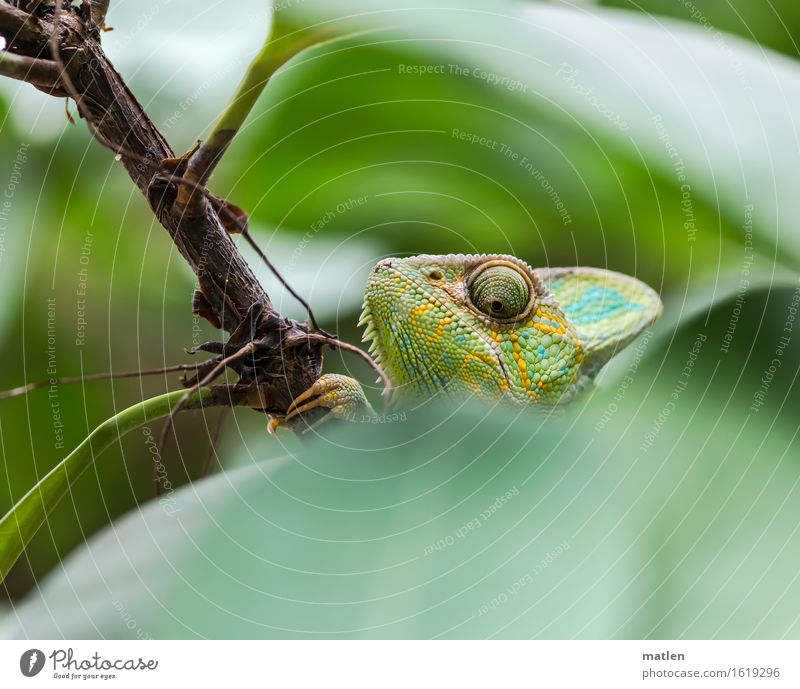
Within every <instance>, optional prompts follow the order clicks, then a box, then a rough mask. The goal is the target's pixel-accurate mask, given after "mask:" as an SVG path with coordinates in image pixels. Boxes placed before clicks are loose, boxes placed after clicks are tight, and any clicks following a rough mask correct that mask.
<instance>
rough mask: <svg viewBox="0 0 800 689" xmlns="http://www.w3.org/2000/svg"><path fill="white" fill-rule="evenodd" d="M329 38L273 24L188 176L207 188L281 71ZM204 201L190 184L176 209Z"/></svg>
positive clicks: (180, 192) (180, 194) (183, 188)
mask: <svg viewBox="0 0 800 689" xmlns="http://www.w3.org/2000/svg"><path fill="white" fill-rule="evenodd" d="M329 38H330V36H329V35H328V34H327V33H324V32H322V31H319V30H310V31H295V32H288V31H287V30H286V27H281V26H278V24H277V22H273V25H272V28H271V30H270V33H269V35H268V36H267V40H266V42H265V43H264V46H263V47H262V48H261V50H260V51H259V53H258V54H257V55H256V57H255V58H254V59H253V61H252V62H251V63H250V65H249V67H248V68H247V72H246V73H245V75H244V78H243V79H242V81H241V83H240V84H239V86H238V88H237V89H236V93H235V94H234V95H233V98H232V99H231V101H230V103H229V104H228V106H227V107H226V108H225V110H224V111H223V112H222V115H220V117H219V119H218V120H217V122H216V124H215V125H214V128H213V129H212V130H211V133H210V134H209V135H208V137H207V138H206V140H205V141H204V142H203V143H202V144H201V145H200V147H199V149H198V150H197V152H196V153H195V154H194V155H193V156H192V158H191V160H190V161H189V164H188V167H187V169H186V173H185V175H184V177H186V178H187V179H188V180H190V181H191V182H194V183H195V184H198V185H205V184H206V183H207V182H208V179H209V178H210V177H211V173H212V172H213V171H214V168H215V167H216V166H217V163H219V161H220V159H221V158H222V156H223V155H224V153H225V151H226V150H227V149H228V146H230V143H231V141H232V140H233V138H234V137H235V136H236V134H237V133H238V132H239V130H240V129H241V128H242V126H243V125H244V123H245V121H246V120H247V118H248V116H249V115H250V113H251V111H252V110H253V107H254V106H255V104H256V102H257V101H258V98H259V96H260V95H261V93H262V92H263V91H264V88H265V87H266V85H267V83H268V82H269V80H270V79H271V78H272V76H273V75H274V74H275V72H276V71H277V70H278V68H279V67H281V66H282V65H284V64H286V63H287V62H288V61H289V60H291V59H292V58H293V57H294V56H295V55H297V54H298V53H299V52H301V51H302V50H305V49H306V48H308V47H310V46H312V45H317V44H319V43H322V42H324V41H326V40H328V39H329ZM200 200H201V197H200V195H198V194H195V193H194V189H193V188H192V187H191V186H190V185H181V186H180V187H179V188H178V196H177V200H176V206H177V208H179V209H181V211H182V212H185V210H186V208H187V207H188V206H189V203H190V202H193V203H199V202H200ZM190 215H191V213H190Z"/></svg>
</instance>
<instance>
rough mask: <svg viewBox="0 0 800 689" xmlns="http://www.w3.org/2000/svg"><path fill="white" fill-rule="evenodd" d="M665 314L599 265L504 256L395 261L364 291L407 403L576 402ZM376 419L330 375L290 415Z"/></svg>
mask: <svg viewBox="0 0 800 689" xmlns="http://www.w3.org/2000/svg"><path fill="white" fill-rule="evenodd" d="M661 313H662V303H661V299H660V298H659V296H658V294H657V293H656V292H655V291H654V290H653V289H651V288H650V287H649V286H647V285H646V284H645V283H643V282H641V281H640V280H637V279H636V278H633V277H630V276H628V275H624V274H622V273H616V272H613V271H610V270H604V269H600V268H583V267H576V268H537V269H533V268H531V267H530V266H529V265H528V264H527V263H525V262H524V261H522V260H520V259H518V258H516V257H514V256H510V255H505V254H483V255H465V254H449V255H441V256H434V255H427V254H424V255H420V256H412V257H407V258H387V259H384V260H382V261H380V262H379V263H377V265H375V266H374V268H373V269H372V271H371V273H370V276H369V278H368V280H367V284H366V288H365V290H364V307H363V312H362V314H361V319H360V321H359V326H365V330H364V336H363V341H365V342H368V343H369V344H370V354H371V355H372V356H373V358H374V359H375V361H376V363H377V364H378V365H380V366H381V367H382V368H383V370H384V371H385V372H386V374H387V376H388V378H389V380H390V381H391V383H392V385H393V386H394V390H395V393H396V395H397V396H399V397H400V398H405V399H411V398H420V397H464V396H477V397H479V398H482V399H485V400H487V401H507V402H511V403H513V404H516V405H523V406H528V405H530V406H535V405H541V406H543V407H552V406H554V405H557V404H563V403H565V402H568V401H570V400H572V399H574V398H575V397H576V396H577V395H578V393H580V392H581V391H583V390H585V389H586V388H587V387H589V386H590V385H591V383H592V381H593V380H594V378H595V376H596V375H597V374H598V372H599V371H600V369H601V368H602V367H603V366H604V364H606V362H608V361H609V360H610V359H611V358H612V357H613V356H614V355H615V354H617V353H618V352H620V351H621V350H622V349H624V348H625V347H627V346H628V345H629V344H630V343H631V342H633V341H634V340H635V339H636V337H637V336H638V335H639V333H641V332H642V330H644V329H645V328H646V327H648V326H649V325H650V324H652V323H653V322H654V321H655V320H656V319H657V318H658V317H659V316H660V315H661ZM319 408H324V409H326V410H327V414H326V415H325V417H323V418H329V417H333V418H339V419H345V420H355V419H356V418H357V417H358V415H359V414H361V415H364V414H370V415H372V414H374V413H375V412H374V411H373V409H372V407H371V405H370V404H369V402H368V400H367V398H366V396H365V394H364V391H363V389H362V387H361V385H360V384H359V383H358V381H356V380H355V379H353V378H350V377H348V376H344V375H340V374H323V375H322V376H321V377H320V378H319V379H318V380H317V381H316V382H315V383H314V384H313V385H312V386H311V387H310V388H309V389H308V390H306V391H305V392H304V393H302V394H301V395H299V396H298V397H297V398H296V399H295V400H294V401H293V402H292V404H291V406H290V407H289V409H288V411H287V415H286V420H289V419H291V418H293V417H295V416H297V415H299V414H303V413H305V412H307V411H310V410H312V409H319Z"/></svg>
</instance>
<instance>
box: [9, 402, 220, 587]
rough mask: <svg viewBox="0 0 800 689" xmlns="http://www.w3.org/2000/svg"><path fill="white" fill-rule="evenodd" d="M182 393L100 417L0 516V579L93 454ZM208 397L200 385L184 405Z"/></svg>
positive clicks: (165, 409) (167, 408)
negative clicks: (108, 417)
mask: <svg viewBox="0 0 800 689" xmlns="http://www.w3.org/2000/svg"><path fill="white" fill-rule="evenodd" d="M185 394H186V391H185V390H176V391H175V392H170V393H167V394H166V395H160V396H158V397H152V398H151V399H148V400H145V401H144V402H140V403H139V404H135V405H133V406H132V407H128V408H127V409H125V410H124V411H121V412H120V413H119V414H117V415H116V416H112V417H111V418H110V419H108V420H107V421H104V422H103V423H102V424H100V425H99V426H98V427H97V428H96V429H95V430H94V431H92V433H91V434H90V435H89V436H88V437H87V438H86V439H85V440H84V441H83V442H82V443H81V444H80V445H78V447H76V448H75V449H74V450H73V451H72V452H71V453H70V454H69V455H67V457H65V458H64V459H63V460H62V461H61V462H59V463H58V464H57V465H56V466H55V467H54V468H53V469H52V470H51V471H50V472H49V473H48V474H47V475H46V476H44V477H43V478H42V479H41V480H40V481H39V482H38V483H37V484H36V485H35V486H34V487H33V488H31V489H30V490H29V491H28V492H27V493H26V494H25V496H23V497H22V499H20V500H19V502H17V504H16V505H14V507H12V508H11V509H10V510H9V511H8V513H7V514H6V515H5V516H4V517H3V518H2V519H0V583H1V582H2V581H3V580H4V579H5V578H6V575H7V574H8V572H9V571H10V570H11V567H12V566H13V565H14V563H15V562H16V561H17V559H18V558H19V556H20V555H22V553H23V551H24V550H25V548H26V547H27V545H28V543H29V542H30V540H31V539H32V538H33V536H34V535H35V534H36V532H37V531H38V530H39V529H40V528H41V526H42V525H43V524H44V523H45V521H46V520H47V517H48V515H49V514H50V512H51V511H52V510H53V508H54V507H55V506H56V505H57V504H58V502H59V500H61V498H63V497H64V495H66V494H67V491H68V490H69V488H70V486H71V485H72V484H73V483H74V482H75V480H76V479H77V478H78V476H80V475H81V473H83V471H84V470H85V469H87V468H88V467H89V466H91V464H92V462H93V461H94V460H95V458H96V457H98V456H99V455H100V453H101V452H103V450H105V449H106V448H108V447H110V446H111V445H113V444H114V443H115V442H117V441H118V440H119V439H120V438H121V437H122V436H123V435H125V434H126V433H129V432H130V431H132V430H135V429H137V428H139V427H140V426H143V425H144V424H146V423H148V422H150V421H155V420H156V419H160V418H162V417H165V416H168V415H169V414H170V412H171V411H172V409H173V407H175V405H177V404H178V402H180V400H181V399H182V398H183V396H184V395H185ZM212 397H213V393H212V391H211V390H210V389H209V388H201V389H200V390H198V391H197V392H195V393H193V394H192V396H191V397H190V398H189V400H188V402H187V403H186V405H187V406H185V407H184V408H186V409H192V408H195V409H196V408H198V407H201V406H203V403H204V402H206V401H209V400H210V399H211V398H212ZM147 456H148V457H150V453H148V454H147Z"/></svg>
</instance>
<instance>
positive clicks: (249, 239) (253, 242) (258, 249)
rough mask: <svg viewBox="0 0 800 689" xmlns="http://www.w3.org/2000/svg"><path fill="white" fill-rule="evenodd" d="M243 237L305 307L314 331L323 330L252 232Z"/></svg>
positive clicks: (287, 289)
mask: <svg viewBox="0 0 800 689" xmlns="http://www.w3.org/2000/svg"><path fill="white" fill-rule="evenodd" d="M220 210H227V209H226V208H225V207H224V206H223V207H222V208H221V209H220ZM228 212H230V211H228ZM242 236H243V237H244V238H245V240H246V241H247V243H248V244H249V245H250V246H251V247H252V249H253V251H255V252H256V253H257V254H258V256H259V258H261V260H262V261H264V263H266V264H267V268H269V269H270V270H271V271H272V274H273V275H274V276H275V277H276V278H278V281H279V282H280V283H281V284H282V285H283V287H284V288H285V289H286V291H287V292H289V294H291V295H292V296H293V297H294V298H295V299H297V301H299V302H300V303H301V304H302V305H303V308H305V310H306V312H307V313H308V320H310V321H311V325H312V326H313V327H314V330H321V328H320V327H319V325H317V319H316V318H314V312H313V311H312V310H311V305H310V304H309V303H308V302H307V301H306V300H305V299H303V297H301V296H300V295H299V294H298V293H297V292H295V291H294V289H293V288H292V286H291V285H290V284H289V283H288V282H286V280H285V279H284V277H283V275H281V274H280V272H279V271H278V269H277V268H276V267H275V265H274V264H273V263H272V261H270V260H269V259H268V258H267V255H266V254H265V253H264V252H263V251H262V250H261V247H260V246H259V245H258V243H257V242H256V240H255V239H253V236H252V235H251V234H250V230H248V229H245V230H244V231H243V232H242Z"/></svg>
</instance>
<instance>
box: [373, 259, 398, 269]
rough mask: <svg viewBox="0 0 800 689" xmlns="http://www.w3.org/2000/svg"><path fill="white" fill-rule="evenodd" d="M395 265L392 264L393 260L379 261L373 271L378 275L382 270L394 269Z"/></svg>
mask: <svg viewBox="0 0 800 689" xmlns="http://www.w3.org/2000/svg"><path fill="white" fill-rule="evenodd" d="M393 267H394V263H393V262H392V259H391V258H385V259H383V260H382V261H379V262H378V263H377V264H376V265H375V267H374V268H373V269H372V272H373V273H377V272H378V271H379V270H380V269H381V268H393Z"/></svg>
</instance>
